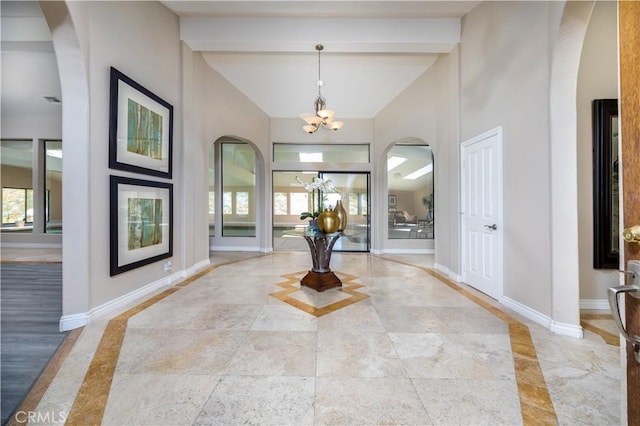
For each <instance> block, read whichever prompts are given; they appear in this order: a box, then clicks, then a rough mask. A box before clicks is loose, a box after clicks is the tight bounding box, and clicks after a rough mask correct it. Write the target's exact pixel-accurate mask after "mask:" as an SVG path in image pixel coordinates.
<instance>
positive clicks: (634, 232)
mask: <svg viewBox="0 0 640 426" xmlns="http://www.w3.org/2000/svg"><path fill="white" fill-rule="evenodd" d="M622 238H624V240H625V241H626V242H628V243H638V244H640V225H634V226H631V227H629V228H625V229H624V231H622Z"/></svg>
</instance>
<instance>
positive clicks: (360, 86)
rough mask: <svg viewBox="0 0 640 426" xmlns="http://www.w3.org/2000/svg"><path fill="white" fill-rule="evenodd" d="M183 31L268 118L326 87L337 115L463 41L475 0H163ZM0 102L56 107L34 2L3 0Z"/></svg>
mask: <svg viewBox="0 0 640 426" xmlns="http://www.w3.org/2000/svg"><path fill="white" fill-rule="evenodd" d="M161 3H162V4H164V5H165V6H166V7H167V8H169V9H170V10H172V11H173V12H174V13H175V14H176V15H178V16H179V17H180V20H181V22H180V25H181V39H182V40H183V41H184V42H185V43H186V44H187V45H188V46H189V47H190V48H191V49H192V50H194V51H200V52H202V53H203V56H204V58H205V60H206V61H207V63H208V64H209V65H210V66H211V67H212V68H214V69H215V70H216V71H217V72H219V73H220V74H222V75H223V76H224V77H225V78H226V79H227V80H229V82H230V83H231V84H233V85H234V86H235V87H237V88H238V89H239V90H240V91H241V92H243V93H244V94H245V95H246V96H247V97H248V98H250V99H251V100H252V101H253V102H254V103H255V104H256V105H258V107H260V108H261V109H262V110H263V111H264V112H265V113H266V114H267V115H268V116H270V117H298V116H299V115H300V114H302V113H306V112H312V110H313V102H314V100H315V98H316V96H317V91H318V88H317V80H318V55H317V52H316V51H315V45H316V44H323V45H324V46H325V49H324V51H323V52H322V57H321V73H322V80H323V81H324V86H323V88H322V94H323V96H324V97H325V98H326V100H327V106H328V107H329V108H331V109H334V110H335V111H336V118H372V117H374V116H375V115H376V114H377V113H378V112H379V111H380V110H381V109H382V108H384V106H385V105H387V104H388V103H389V102H390V101H391V100H393V99H394V98H395V97H396V96H397V95H398V94H399V93H401V92H402V91H403V90H404V89H405V88H406V87H407V86H409V85H410V84H411V83H412V82H413V81H414V80H415V79H416V78H417V77H419V76H420V75H421V74H422V73H424V72H425V71H426V70H427V69H428V68H429V67H430V66H431V65H432V64H433V62H434V61H435V59H436V57H437V55H438V54H439V53H442V52H448V51H450V49H451V48H452V47H453V46H454V45H455V44H456V43H457V42H458V41H459V37H460V20H461V17H462V16H464V15H465V14H466V13H468V12H469V11H470V10H471V9H472V8H474V7H475V6H476V5H477V4H478V3H479V2H478V1H437V0H427V1H309V0H302V1H301V0H295V1H162V2H161ZM0 6H1V7H2V54H3V61H2V108H3V112H5V113H11V112H14V113H22V112H24V111H31V112H34V111H37V112H43V113H44V112H46V111H47V110H49V109H51V108H56V107H59V106H56V105H52V104H50V103H49V102H47V101H46V100H45V99H44V97H45V96H58V97H60V87H59V83H58V80H57V78H58V77H57V73H56V72H55V70H54V71H52V66H53V67H55V55H54V52H53V48H52V45H51V42H50V35H48V30H47V27H46V24H45V22H44V19H43V18H42V16H41V14H40V10H39V6H38V5H37V2H30V1H2V2H1V3H0Z"/></svg>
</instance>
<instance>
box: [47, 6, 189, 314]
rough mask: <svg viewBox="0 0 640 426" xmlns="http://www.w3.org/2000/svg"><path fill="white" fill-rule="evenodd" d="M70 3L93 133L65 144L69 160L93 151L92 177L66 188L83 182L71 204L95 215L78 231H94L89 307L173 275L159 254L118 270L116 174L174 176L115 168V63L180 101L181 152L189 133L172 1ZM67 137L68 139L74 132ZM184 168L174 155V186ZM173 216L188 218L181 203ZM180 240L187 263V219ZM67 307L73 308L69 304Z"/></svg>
mask: <svg viewBox="0 0 640 426" xmlns="http://www.w3.org/2000/svg"><path fill="white" fill-rule="evenodd" d="M44 3H46V2H44ZM45 6H46V4H45V5H44V6H43V10H44V11H45V15H47V10H46V7H45ZM69 7H70V11H71V17H72V19H73V23H74V24H75V28H76V31H77V32H76V34H77V37H78V43H79V45H80V46H82V48H83V50H82V51H83V53H84V60H85V66H86V70H87V75H88V86H89V87H88V89H89V90H88V93H89V106H90V111H91V114H90V120H89V135H88V140H85V141H84V144H86V145H85V146H83V147H79V146H73V145H72V146H68V145H65V160H66V159H67V158H68V155H67V154H72V155H71V158H73V154H74V153H77V152H83V151H84V152H86V153H87V155H88V158H87V161H86V164H87V166H88V170H89V171H88V173H89V174H90V176H88V181H87V182H79V181H78V180H77V179H76V180H75V181H73V182H67V181H66V180H65V194H69V193H71V194H73V193H74V191H76V189H77V190H78V194H79V196H80V197H81V200H80V201H79V202H78V203H77V204H75V203H71V204H74V206H75V207H76V208H80V207H81V206H86V207H87V208H88V216H89V217H90V218H91V220H90V224H91V225H90V232H88V233H87V235H84V234H83V233H82V232H81V233H80V234H79V235H76V237H77V238H78V239H81V238H86V239H87V244H88V249H87V252H88V256H89V259H88V260H87V265H89V266H88V267H89V270H88V278H89V280H88V287H89V289H88V292H89V293H88V305H89V306H88V308H89V309H91V308H94V307H97V306H100V305H103V304H105V303H107V302H110V301H113V300H114V299H117V298H118V297H121V296H123V295H126V294H129V293H131V292H133V291H135V290H137V289H139V288H141V287H143V286H146V285H148V284H150V283H152V282H154V281H156V280H160V279H162V278H164V277H166V275H167V272H165V271H164V270H163V263H162V262H156V263H152V264H150V265H147V266H144V267H141V268H137V269H134V270H132V271H129V272H125V273H123V274H119V275H116V276H114V277H110V273H109V241H110V232H111V230H110V227H109V218H110V212H109V176H110V175H117V176H129V177H135V178H139V179H147V180H152V181H166V180H163V179H159V178H153V177H150V176H147V175H142V174H136V173H127V172H123V171H118V170H111V169H109V165H108V158H109V155H108V152H109V139H108V136H109V84H110V82H109V79H110V67H111V66H113V67H115V68H117V69H118V70H120V71H121V72H123V73H124V74H126V75H128V76H129V77H131V78H132V79H134V80H135V81H137V82H138V83H140V84H141V85H143V86H145V87H146V88H147V89H149V90H151V91H152V92H154V93H155V94H157V95H158V96H160V97H161V98H163V99H165V100H166V101H167V102H169V103H170V104H172V105H173V107H174V141H173V142H174V155H176V156H178V158H180V155H181V151H182V140H181V138H180V137H179V135H180V134H181V133H182V121H181V118H182V114H181V84H180V82H181V73H180V71H181V68H180V43H179V20H178V18H177V17H176V16H175V15H174V14H173V13H171V12H169V11H168V10H167V9H166V8H165V7H164V6H162V5H161V4H159V3H155V2H82V3H81V4H75V3H73V2H72V3H69ZM54 18H55V17H53V18H52V17H51V16H49V19H48V20H49V22H50V26H51V25H55V22H54V20H55V19H54ZM152 24H153V25H152ZM89 52H90V54H89ZM57 53H58V52H57ZM59 61H60V58H59ZM59 63H60V62H59ZM61 74H62V71H61ZM63 90H64V87H63ZM63 98H64V100H65V102H74V99H73V98H72V97H71V98H70V97H66V98H65V97H64V94H63ZM79 102H82V99H79ZM67 118H68V119H70V118H71V117H67ZM64 137H65V142H66V134H65V135H64ZM64 167H65V169H64V170H65V171H64V173H65V176H66V175H67V174H68V173H70V172H71V174H72V175H74V174H75V170H77V169H78V168H79V167H80V168H81V167H82V163H80V162H78V163H75V164H69V163H68V162H66V161H65V165H64ZM181 176H182V167H181V164H180V161H176V160H175V157H174V163H173V179H171V180H170V182H172V183H173V184H174V191H176V189H179V187H180V185H181ZM85 184H87V185H88V188H87V190H86V192H85V190H84V189H83V185H85ZM176 192H177V193H179V191H176ZM84 196H86V198H84ZM174 201H175V200H174ZM65 203H66V204H69V203H70V198H67V197H66V196H65ZM66 212H67V210H65V216H64V220H65V223H67V221H68V220H69V219H71V218H72V217H73V215H68V214H67V213H66ZM173 218H174V224H180V223H182V216H181V210H180V209H179V208H176V209H174V217H173ZM85 220H86V219H85ZM87 223H88V222H87ZM70 228H71V227H70V226H65V236H68V237H71V236H72V233H69V231H70ZM65 241H66V240H65ZM173 241H174V246H173V253H174V257H173V261H174V262H175V263H176V264H182V253H183V249H182V241H183V235H182V229H181V227H180V226H179V225H178V226H174V239H173ZM69 249H70V250H69V251H70V253H69V252H67V244H66V242H65V253H64V255H65V257H64V260H65V262H67V259H68V260H69V263H72V262H71V259H73V256H76V255H78V254H79V253H74V252H73V247H72V246H71V245H70V247H69ZM70 281H74V282H75V281H76V280H67V279H66V277H65V291H67V289H68V288H67V285H68V284H69V285H71V282H70ZM85 285H86V283H85ZM64 313H65V314H68V312H67V311H66V310H65V312H64Z"/></svg>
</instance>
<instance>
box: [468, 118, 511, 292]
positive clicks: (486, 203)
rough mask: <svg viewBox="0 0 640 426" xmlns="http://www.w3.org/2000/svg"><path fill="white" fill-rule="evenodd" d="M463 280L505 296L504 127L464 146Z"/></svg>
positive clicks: (480, 136)
mask: <svg viewBox="0 0 640 426" xmlns="http://www.w3.org/2000/svg"><path fill="white" fill-rule="evenodd" d="M461 154H462V158H461V166H462V175H461V182H462V203H461V207H462V280H463V281H464V282H465V283H467V284H469V285H470V286H472V287H474V288H476V289H478V290H480V291H481V292H483V293H485V294H487V295H489V296H491V297H493V298H495V299H498V300H500V298H501V296H502V221H501V220H502V127H498V128H496V129H493V130H490V131H488V132H486V133H483V134H481V135H479V136H476V137H475V138H472V139H470V140H468V141H465V142H463V143H462V152H461Z"/></svg>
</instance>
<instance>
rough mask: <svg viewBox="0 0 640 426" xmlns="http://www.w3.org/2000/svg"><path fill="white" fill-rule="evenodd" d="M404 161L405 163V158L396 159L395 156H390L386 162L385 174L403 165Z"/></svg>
mask: <svg viewBox="0 0 640 426" xmlns="http://www.w3.org/2000/svg"><path fill="white" fill-rule="evenodd" d="M405 161H407V159H406V158H404V157H396V156H392V157H390V158H389V159H388V160H387V172H390V171H391V170H393V169H395V168H396V167H398V166H399V165H400V164H402V163H404V162H405Z"/></svg>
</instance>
